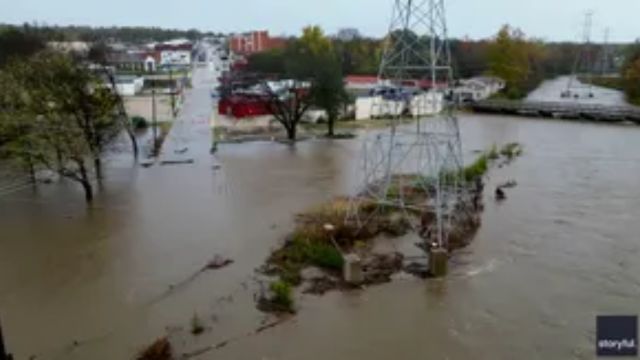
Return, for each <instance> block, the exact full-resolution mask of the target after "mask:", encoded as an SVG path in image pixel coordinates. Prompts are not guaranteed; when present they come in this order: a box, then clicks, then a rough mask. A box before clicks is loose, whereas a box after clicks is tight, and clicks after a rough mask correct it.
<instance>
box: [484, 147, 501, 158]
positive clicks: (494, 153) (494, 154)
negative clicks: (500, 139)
mask: <svg viewBox="0 0 640 360" xmlns="http://www.w3.org/2000/svg"><path fill="white" fill-rule="evenodd" d="M487 157H488V159H489V160H497V159H498V158H499V157H500V154H498V147H497V146H496V144H493V146H491V150H489V153H488V154H487Z"/></svg>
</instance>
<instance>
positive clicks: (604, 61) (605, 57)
mask: <svg viewBox="0 0 640 360" xmlns="http://www.w3.org/2000/svg"><path fill="white" fill-rule="evenodd" d="M609 31H610V29H609V28H605V29H604V43H603V44H602V58H601V59H600V61H601V63H600V66H601V68H600V74H601V75H603V76H604V75H605V74H606V73H607V70H609V54H610V52H609Z"/></svg>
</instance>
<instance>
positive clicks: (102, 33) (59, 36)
mask: <svg viewBox="0 0 640 360" xmlns="http://www.w3.org/2000/svg"><path fill="white" fill-rule="evenodd" d="M9 30H12V31H22V32H28V33H34V34H37V35H38V37H40V38H41V39H42V40H44V41H85V42H109V41H121V42H125V43H132V44H141V43H145V42H153V41H167V40H171V39H176V38H186V39H189V40H197V39H200V38H202V37H203V36H211V35H221V34H219V33H214V32H211V31H200V30H197V29H188V30H181V29H165V28H160V27H146V26H119V27H117V26H110V27H92V26H75V25H68V26H55V25H44V24H37V23H35V24H29V23H25V24H23V25H9V24H4V25H3V24H0V32H4V31H9Z"/></svg>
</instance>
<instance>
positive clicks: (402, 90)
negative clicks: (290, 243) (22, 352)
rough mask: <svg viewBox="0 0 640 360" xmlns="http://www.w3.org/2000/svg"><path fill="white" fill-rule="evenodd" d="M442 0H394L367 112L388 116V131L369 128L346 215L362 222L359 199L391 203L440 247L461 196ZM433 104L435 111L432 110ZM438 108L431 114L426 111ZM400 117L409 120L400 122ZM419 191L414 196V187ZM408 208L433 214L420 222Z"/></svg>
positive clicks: (383, 204) (386, 205) (384, 205)
mask: <svg viewBox="0 0 640 360" xmlns="http://www.w3.org/2000/svg"><path fill="white" fill-rule="evenodd" d="M444 4H445V3H444V0H394V1H393V12H392V19H391V25H390V27H389V33H388V35H387V39H386V41H385V50H384V53H383V57H382V60H381V63H380V69H379V86H380V94H379V95H377V96H375V97H374V99H373V105H372V107H373V109H372V113H373V114H380V115H381V116H384V117H388V118H390V121H391V128H390V129H389V131H388V132H380V131H377V132H376V131H372V132H370V133H369V134H368V136H367V138H366V139H365V141H364V148H363V152H362V157H363V164H362V165H363V168H362V169H360V171H361V175H362V179H361V181H362V185H361V186H362V187H361V189H360V192H359V195H358V196H357V197H356V198H354V200H353V201H352V206H351V210H350V212H349V215H348V218H347V221H357V222H358V224H360V225H361V226H366V224H367V222H368V221H369V219H370V218H371V217H372V216H373V215H372V214H367V215H366V216H364V215H363V214H361V213H359V208H360V206H359V204H360V203H361V202H362V201H368V202H371V201H372V200H373V201H374V202H375V203H376V204H378V208H379V209H389V208H392V209H395V210H398V211H401V212H402V213H403V214H405V218H406V219H407V220H408V221H409V222H410V223H412V224H413V225H414V229H415V230H419V231H420V233H421V235H423V237H425V239H426V240H427V241H429V242H436V243H437V244H438V245H440V246H446V245H447V242H448V240H447V239H448V233H449V230H450V229H451V222H452V221H454V217H455V216H456V214H457V212H458V211H457V210H459V208H460V201H465V200H464V198H465V196H464V194H463V193H464V190H463V189H464V188H465V187H464V186H463V183H464V179H463V175H462V168H463V159H462V146H461V141H460V131H459V126H458V119H457V118H456V116H455V114H454V112H453V105H452V104H451V103H450V101H449V100H448V99H449V98H450V97H451V96H450V95H451V83H452V67H451V53H450V50H449V44H448V36H447V22H446V16H445V5H444ZM438 110H440V111H438ZM434 112H439V113H438V114H437V115H436V116H431V117H427V116H426V115H427V114H433V113H434ZM404 117H414V118H415V119H416V120H417V121H416V124H415V125H408V126H401V120H402V118H404ZM416 191H417V192H420V193H424V194H426V195H425V196H424V197H416V196H415V193H416ZM416 214H420V216H425V214H426V215H428V216H431V217H432V218H433V219H434V220H435V221H433V222H432V225H430V226H429V228H428V229H425V228H424V226H423V225H422V224H418V223H416V216H415V215H416Z"/></svg>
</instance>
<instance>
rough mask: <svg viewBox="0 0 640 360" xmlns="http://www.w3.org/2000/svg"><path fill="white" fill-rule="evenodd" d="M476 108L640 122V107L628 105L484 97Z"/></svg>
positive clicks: (522, 113)
mask: <svg viewBox="0 0 640 360" xmlns="http://www.w3.org/2000/svg"><path fill="white" fill-rule="evenodd" d="M471 108H472V109H473V110H474V111H476V112H484V113H494V114H510V115H522V116H541V117H549V118H561V119H583V120H592V121H605V122H623V121H631V122H634V123H636V124H638V125H640V107H636V106H631V105H626V106H614V105H597V104H581V103H578V102H536V101H516V100H482V101H478V102H475V103H473V104H471Z"/></svg>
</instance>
